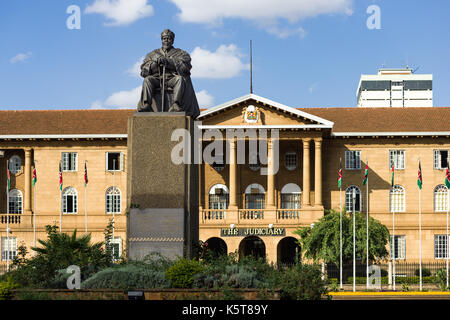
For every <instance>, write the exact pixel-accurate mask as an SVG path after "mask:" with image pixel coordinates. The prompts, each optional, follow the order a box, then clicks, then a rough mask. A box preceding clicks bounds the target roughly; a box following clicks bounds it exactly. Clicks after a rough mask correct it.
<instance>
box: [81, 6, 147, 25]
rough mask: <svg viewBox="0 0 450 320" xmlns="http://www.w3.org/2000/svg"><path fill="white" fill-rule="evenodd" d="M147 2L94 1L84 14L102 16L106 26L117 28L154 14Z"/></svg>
mask: <svg viewBox="0 0 450 320" xmlns="http://www.w3.org/2000/svg"><path fill="white" fill-rule="evenodd" d="M147 1H148V0H95V1H94V3H93V4H92V5H88V6H87V7H86V9H85V10H84V13H86V14H89V13H98V14H102V15H104V16H105V17H106V18H107V19H108V20H109V22H107V23H105V25H108V26H119V25H127V24H130V23H133V22H134V21H136V20H139V19H142V18H145V17H148V16H151V15H153V14H154V9H153V6H151V5H149V4H147Z"/></svg>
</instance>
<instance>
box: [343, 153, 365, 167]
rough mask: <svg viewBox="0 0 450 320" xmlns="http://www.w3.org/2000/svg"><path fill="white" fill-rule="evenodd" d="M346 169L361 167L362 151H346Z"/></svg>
mask: <svg viewBox="0 0 450 320" xmlns="http://www.w3.org/2000/svg"><path fill="white" fill-rule="evenodd" d="M345 169H346V170H359V169H361V151H359V150H358V151H356V150H351V151H345Z"/></svg>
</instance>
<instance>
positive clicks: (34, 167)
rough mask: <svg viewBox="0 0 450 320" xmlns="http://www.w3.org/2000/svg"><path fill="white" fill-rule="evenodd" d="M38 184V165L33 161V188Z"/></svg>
mask: <svg viewBox="0 0 450 320" xmlns="http://www.w3.org/2000/svg"><path fill="white" fill-rule="evenodd" d="M36 182H37V174H36V163H34V161H33V187H34V185H35V184H36Z"/></svg>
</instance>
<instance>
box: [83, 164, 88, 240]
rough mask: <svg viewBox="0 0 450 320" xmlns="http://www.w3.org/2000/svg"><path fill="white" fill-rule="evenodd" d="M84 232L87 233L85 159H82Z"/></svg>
mask: <svg viewBox="0 0 450 320" xmlns="http://www.w3.org/2000/svg"><path fill="white" fill-rule="evenodd" d="M84 232H85V233H86V234H87V232H88V231H87V183H86V160H85V161H84Z"/></svg>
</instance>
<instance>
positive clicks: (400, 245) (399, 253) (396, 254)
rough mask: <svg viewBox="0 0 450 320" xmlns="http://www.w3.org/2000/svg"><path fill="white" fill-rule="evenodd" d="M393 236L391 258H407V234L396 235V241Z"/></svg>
mask: <svg viewBox="0 0 450 320" xmlns="http://www.w3.org/2000/svg"><path fill="white" fill-rule="evenodd" d="M393 238H394V237H393V236H392V235H391V244H390V245H391V253H390V255H391V259H395V260H398V259H405V258H406V236H404V235H398V236H397V235H396V236H395V241H393Z"/></svg>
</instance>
